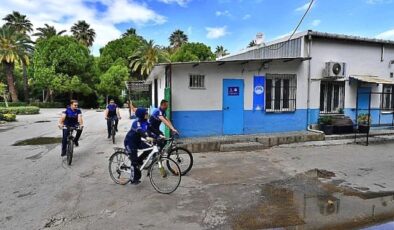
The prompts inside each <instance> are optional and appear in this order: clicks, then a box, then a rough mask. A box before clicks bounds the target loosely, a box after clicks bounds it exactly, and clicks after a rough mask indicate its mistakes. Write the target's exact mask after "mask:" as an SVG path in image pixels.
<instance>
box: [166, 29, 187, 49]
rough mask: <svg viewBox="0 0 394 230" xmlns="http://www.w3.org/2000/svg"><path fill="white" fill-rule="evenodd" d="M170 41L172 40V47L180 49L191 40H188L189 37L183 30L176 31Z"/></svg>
mask: <svg viewBox="0 0 394 230" xmlns="http://www.w3.org/2000/svg"><path fill="white" fill-rule="evenodd" d="M169 40H170V45H171V46H172V47H173V48H178V47H181V46H182V44H184V43H187V42H188V40H189V39H188V37H187V35H186V34H185V33H184V32H183V31H182V30H175V31H174V32H173V33H172V34H171V36H170V38H169Z"/></svg>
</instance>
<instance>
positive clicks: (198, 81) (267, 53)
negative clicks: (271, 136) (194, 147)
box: [148, 31, 394, 137]
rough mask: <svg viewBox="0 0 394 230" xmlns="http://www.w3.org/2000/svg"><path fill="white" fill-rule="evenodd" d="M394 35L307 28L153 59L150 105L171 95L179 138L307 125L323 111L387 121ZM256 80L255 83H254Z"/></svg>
mask: <svg viewBox="0 0 394 230" xmlns="http://www.w3.org/2000/svg"><path fill="white" fill-rule="evenodd" d="M393 72H394V41H389V40H379V39H370V38H362V37H354V36H346V35H338V34H329V33H321V32H316V31H305V32H301V33H298V34H295V35H294V36H293V37H292V38H291V39H290V40H289V39H288V38H283V39H280V40H276V41H273V42H268V43H263V44H261V45H259V46H256V47H253V48H249V49H246V50H243V51H241V52H239V53H236V54H232V55H228V56H224V57H222V58H220V59H218V60H216V61H207V62H190V63H171V64H159V65H157V66H156V67H155V68H154V69H153V71H152V72H151V74H150V75H149V78H148V81H150V82H152V106H154V107H157V106H158V103H159V102H160V100H161V99H164V98H165V91H167V95H166V98H167V99H170V103H171V111H170V114H171V119H172V121H173V123H174V124H175V126H176V127H177V128H178V129H179V130H180V132H181V133H182V136H188V137H194V136H214V135H216V136H218V135H231V134H256V133H273V132H287V131H300V130H306V129H307V128H308V127H310V125H313V124H316V123H317V121H318V118H319V116H320V115H321V114H323V113H324V114H327V113H332V114H335V113H340V112H342V111H343V112H344V113H345V115H347V116H349V117H350V118H352V119H353V120H354V121H356V117H357V114H359V113H361V112H363V111H364V112H365V111H366V110H365V109H367V108H368V106H369V104H370V103H369V94H368V93H369V92H378V93H381V92H385V93H387V94H384V95H380V94H372V96H371V108H372V111H371V113H372V121H373V123H374V124H378V123H379V124H392V122H393V113H392V110H393V107H394V100H393V99H394V98H393V94H392V92H393V90H394V88H393V85H394V76H393ZM255 81H256V82H255Z"/></svg>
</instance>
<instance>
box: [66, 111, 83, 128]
mask: <svg viewBox="0 0 394 230" xmlns="http://www.w3.org/2000/svg"><path fill="white" fill-rule="evenodd" d="M63 114H65V115H66V119H65V120H64V125H65V126H78V125H79V122H78V115H79V114H82V112H81V110H80V109H76V110H72V109H71V108H70V107H67V109H66V110H65V111H63Z"/></svg>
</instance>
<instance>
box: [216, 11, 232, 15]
mask: <svg viewBox="0 0 394 230" xmlns="http://www.w3.org/2000/svg"><path fill="white" fill-rule="evenodd" d="M215 14H216V16H231V14H230V12H229V11H228V10H225V11H216V13H215Z"/></svg>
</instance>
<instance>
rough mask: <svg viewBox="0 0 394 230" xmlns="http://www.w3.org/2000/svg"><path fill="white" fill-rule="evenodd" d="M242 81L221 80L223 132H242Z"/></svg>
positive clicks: (228, 133) (230, 133) (226, 133)
mask: <svg viewBox="0 0 394 230" xmlns="http://www.w3.org/2000/svg"><path fill="white" fill-rule="evenodd" d="M243 129H244V81H243V80H241V79H224V80H223V134H225V135H232V134H243Z"/></svg>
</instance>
